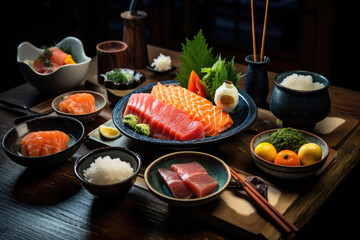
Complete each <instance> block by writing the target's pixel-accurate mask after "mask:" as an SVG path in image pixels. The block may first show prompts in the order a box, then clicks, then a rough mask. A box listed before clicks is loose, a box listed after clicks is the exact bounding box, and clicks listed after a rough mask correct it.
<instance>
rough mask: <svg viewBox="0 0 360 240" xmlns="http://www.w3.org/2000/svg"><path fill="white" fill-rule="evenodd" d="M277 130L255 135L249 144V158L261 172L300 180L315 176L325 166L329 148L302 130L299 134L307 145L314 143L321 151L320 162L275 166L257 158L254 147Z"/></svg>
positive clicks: (320, 139)
mask: <svg viewBox="0 0 360 240" xmlns="http://www.w3.org/2000/svg"><path fill="white" fill-rule="evenodd" d="M277 130H278V129H271V130H267V131H264V132H261V133H259V134H257V135H256V136H255V137H254V138H253V139H252V140H251V142H250V150H251V156H252V158H253V160H254V162H255V163H256V165H257V166H258V167H259V168H260V169H261V170H263V171H264V172H266V173H268V174H270V175H272V176H275V177H278V178H284V179H301V178H306V177H309V176H312V175H314V174H316V172H317V171H319V169H320V168H321V167H322V166H323V165H324V164H325V162H326V159H327V158H328V155H329V147H328V145H327V143H326V142H325V141H324V140H323V139H322V138H320V137H318V136H316V135H315V134H313V133H310V132H306V131H304V130H299V129H298V131H299V132H300V133H302V134H303V136H304V137H305V139H306V141H307V142H308V143H316V144H317V145H319V146H320V148H321V150H322V158H321V160H319V161H317V162H315V163H313V164H308V165H300V166H282V165H278V164H275V163H273V162H269V161H267V160H265V159H263V158H261V157H259V156H258V155H257V154H256V153H255V151H254V149H255V147H256V146H257V145H258V144H260V143H262V142H269V139H270V135H271V134H272V133H274V132H276V131H277Z"/></svg>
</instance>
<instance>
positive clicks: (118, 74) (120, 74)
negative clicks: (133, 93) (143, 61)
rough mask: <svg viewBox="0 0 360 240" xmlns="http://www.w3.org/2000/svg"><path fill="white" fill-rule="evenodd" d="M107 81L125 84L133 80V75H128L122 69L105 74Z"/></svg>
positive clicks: (128, 73)
mask: <svg viewBox="0 0 360 240" xmlns="http://www.w3.org/2000/svg"><path fill="white" fill-rule="evenodd" d="M106 77H107V79H109V80H112V81H114V82H121V83H126V82H129V81H131V80H132V79H134V73H130V72H128V71H125V70H123V69H114V70H112V71H111V72H109V73H107V74H106Z"/></svg>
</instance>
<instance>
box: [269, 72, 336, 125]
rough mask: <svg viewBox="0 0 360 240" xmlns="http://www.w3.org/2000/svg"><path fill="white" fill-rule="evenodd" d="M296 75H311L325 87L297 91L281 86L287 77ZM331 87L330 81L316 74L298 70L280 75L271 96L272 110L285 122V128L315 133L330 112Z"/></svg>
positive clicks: (270, 104)
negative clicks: (318, 123)
mask: <svg viewBox="0 0 360 240" xmlns="http://www.w3.org/2000/svg"><path fill="white" fill-rule="evenodd" d="M294 73H295V74H297V75H310V76H311V77H312V79H313V82H318V83H322V84H323V85H324V87H323V88H321V89H317V90H295V89H291V88H287V87H285V86H283V85H281V83H282V81H283V80H284V79H285V78H286V77H288V76H290V75H292V74H294ZM329 86H330V82H329V80H328V79H327V78H325V77H324V76H322V75H320V74H318V73H315V72H309V71H301V70H296V71H287V72H282V73H279V74H278V75H277V76H276V77H275V85H274V89H273V90H272V92H271V96H270V102H269V106H270V110H271V112H272V113H273V114H274V115H275V116H276V117H277V118H279V119H280V120H282V121H283V126H284V127H293V128H298V129H303V130H308V131H313V130H314V127H315V124H316V123H317V122H319V121H321V120H323V119H324V118H325V117H326V116H327V115H328V114H329V112H330V108H331V102H330V97H329V93H328V88H329Z"/></svg>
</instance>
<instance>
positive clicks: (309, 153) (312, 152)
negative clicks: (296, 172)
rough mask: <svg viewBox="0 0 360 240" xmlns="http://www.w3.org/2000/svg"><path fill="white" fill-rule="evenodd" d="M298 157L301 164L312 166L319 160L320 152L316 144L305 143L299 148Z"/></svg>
mask: <svg viewBox="0 0 360 240" xmlns="http://www.w3.org/2000/svg"><path fill="white" fill-rule="evenodd" d="M298 156H299V158H300V161H301V163H302V164H304V165H306V164H312V163H315V162H317V161H320V160H321V158H322V150H321V148H320V146H319V145H317V144H316V143H306V144H304V145H302V146H301V147H300V148H299V151H298Z"/></svg>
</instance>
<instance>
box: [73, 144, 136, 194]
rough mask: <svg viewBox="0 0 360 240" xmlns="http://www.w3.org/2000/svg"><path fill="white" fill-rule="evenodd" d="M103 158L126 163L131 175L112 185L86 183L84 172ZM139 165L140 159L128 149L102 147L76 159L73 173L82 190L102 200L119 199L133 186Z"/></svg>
mask: <svg viewBox="0 0 360 240" xmlns="http://www.w3.org/2000/svg"><path fill="white" fill-rule="evenodd" d="M105 156H109V157H111V158H112V159H114V158H120V160H121V161H125V162H128V163H129V164H130V165H131V167H132V168H133V173H132V175H131V176H129V177H127V178H125V179H123V180H122V181H119V182H116V183H112V184H96V183H92V182H90V181H88V180H87V179H86V178H85V176H84V170H85V169H87V168H89V167H90V165H91V164H92V163H93V162H94V161H95V159H96V158H98V157H105ZM141 163H142V160H141V157H140V156H139V155H138V154H137V153H135V152H133V151H131V150H129V149H126V148H122V147H104V148H98V149H95V150H93V151H91V152H89V153H87V154H85V155H83V156H82V157H80V158H79V159H77V160H76V162H75V164H74V173H75V175H76V177H77V178H78V179H79V180H80V181H81V182H82V184H83V186H84V188H85V189H86V190H87V191H88V192H89V193H91V194H92V195H93V196H95V197H98V198H104V199H109V198H114V197H116V198H117V197H120V198H121V197H123V196H125V195H126V193H127V192H129V190H130V189H131V188H132V186H133V185H134V183H135V180H136V177H137V175H138V173H139V171H140V169H141Z"/></svg>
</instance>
